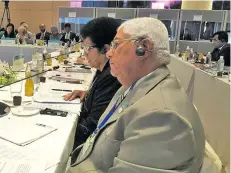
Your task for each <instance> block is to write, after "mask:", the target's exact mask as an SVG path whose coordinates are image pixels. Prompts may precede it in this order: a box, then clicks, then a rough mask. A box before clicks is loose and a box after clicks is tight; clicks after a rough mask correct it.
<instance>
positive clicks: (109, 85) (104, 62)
mask: <svg viewBox="0 0 231 173" xmlns="http://www.w3.org/2000/svg"><path fill="white" fill-rule="evenodd" d="M119 25H120V23H119V22H118V21H117V20H116V19H113V18H109V17H100V18H96V19H93V20H91V21H90V22H88V23H87V24H86V25H85V26H84V27H83V29H82V30H81V32H80V34H81V38H82V41H83V42H82V48H83V50H84V56H85V57H86V59H87V61H88V64H89V65H90V66H91V67H93V68H96V69H97V72H96V75H95V77H94V79H93V82H92V84H91V87H90V89H89V90H88V91H79V90H76V91H74V92H72V93H71V94H67V95H65V96H64V99H65V100H67V101H68V100H73V99H75V98H76V97H80V100H82V101H83V105H82V108H81V112H80V117H79V122H78V127H77V130H76V134H75V142H74V148H73V149H75V148H76V147H77V146H79V145H80V144H82V143H84V142H85V141H86V139H87V138H88V137H89V136H90V135H91V134H92V133H93V131H94V130H95V129H96V126H97V123H98V120H99V118H100V116H101V115H102V114H103V112H104V111H105V109H106V108H107V106H108V104H109V103H110V101H111V99H112V97H113V96H114V94H115V93H116V92H117V90H118V89H119V88H120V87H121V84H120V83H119V82H118V81H117V79H116V78H115V77H113V76H112V75H111V73H110V65H109V61H108V59H107V57H106V52H107V51H108V50H109V49H110V46H109V45H110V43H111V41H112V40H113V38H114V37H115V35H116V30H117V28H118V27H119Z"/></svg>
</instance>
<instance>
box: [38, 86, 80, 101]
mask: <svg viewBox="0 0 231 173" xmlns="http://www.w3.org/2000/svg"><path fill="white" fill-rule="evenodd" d="M69 85H71V84H69ZM69 85H67V84H66V85H62V86H63V88H62V89H63V90H70V89H71V90H72V88H73V87H74V86H72V88H69V87H68V86H69ZM58 86H59V84H57V85H56V87H55V85H54V84H53V85H51V84H47V83H45V84H43V85H41V86H40V87H39V89H38V92H36V93H35V95H34V101H35V102H38V103H63V104H79V103H80V100H79V99H75V100H72V101H65V100H64V98H63V96H64V95H66V94H68V93H70V92H65V91H52V89H59V88H60V87H58ZM60 86H61V85H60ZM64 86H65V87H66V88H65V87H64ZM51 87H53V88H51Z"/></svg>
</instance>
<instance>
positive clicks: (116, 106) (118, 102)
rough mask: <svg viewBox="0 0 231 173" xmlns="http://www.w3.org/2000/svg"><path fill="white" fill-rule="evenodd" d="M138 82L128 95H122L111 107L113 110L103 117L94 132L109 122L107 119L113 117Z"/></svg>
mask: <svg viewBox="0 0 231 173" xmlns="http://www.w3.org/2000/svg"><path fill="white" fill-rule="evenodd" d="M135 84H136V82H135V83H134V84H132V86H131V87H130V89H129V91H128V92H127V93H126V95H123V94H124V93H123V94H122V95H121V96H120V97H119V98H118V99H117V101H116V103H115V105H114V106H113V107H112V108H111V110H110V111H109V112H108V114H107V115H106V117H105V118H104V119H103V121H102V122H101V123H100V124H99V125H98V127H97V129H96V130H95V131H94V132H93V133H94V134H96V133H98V131H99V130H100V129H101V128H102V127H103V126H104V125H105V124H106V123H107V121H108V120H109V119H110V118H111V116H112V115H113V114H114V112H115V111H116V109H117V108H118V107H119V105H120V104H121V103H122V102H123V100H124V99H125V98H126V96H127V95H128V93H129V92H130V91H131V90H132V89H133V88H134V86H135Z"/></svg>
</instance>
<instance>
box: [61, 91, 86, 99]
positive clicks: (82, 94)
mask: <svg viewBox="0 0 231 173" xmlns="http://www.w3.org/2000/svg"><path fill="white" fill-rule="evenodd" d="M86 94H87V92H86V91H81V90H75V91H73V92H72V93H70V94H67V95H64V96H63V98H64V100H66V101H72V100H74V99H76V98H80V101H83V100H84V98H85V96H86Z"/></svg>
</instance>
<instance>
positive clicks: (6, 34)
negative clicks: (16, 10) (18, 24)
mask: <svg viewBox="0 0 231 173" xmlns="http://www.w3.org/2000/svg"><path fill="white" fill-rule="evenodd" d="M9 26H11V27H12V31H11V33H10V35H8V33H7V31H5V33H4V36H5V37H10V38H15V37H16V34H15V31H14V24H12V23H8V24H7V25H6V28H8V27H9Z"/></svg>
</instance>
